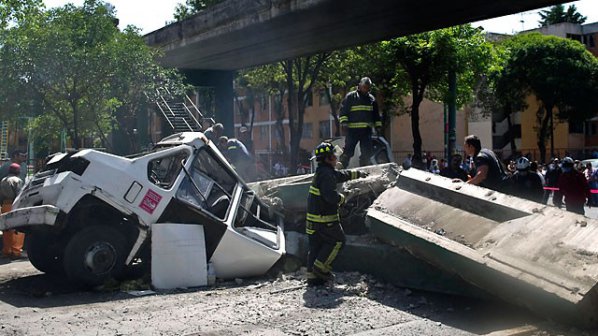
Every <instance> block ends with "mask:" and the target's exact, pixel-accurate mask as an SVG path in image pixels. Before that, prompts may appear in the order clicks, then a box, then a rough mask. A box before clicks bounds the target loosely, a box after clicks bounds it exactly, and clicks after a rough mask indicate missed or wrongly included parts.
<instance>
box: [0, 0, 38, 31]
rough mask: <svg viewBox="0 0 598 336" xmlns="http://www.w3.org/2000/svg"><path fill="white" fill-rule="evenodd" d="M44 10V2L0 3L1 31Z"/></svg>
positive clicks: (19, 0) (9, 0)
mask: <svg viewBox="0 0 598 336" xmlns="http://www.w3.org/2000/svg"><path fill="white" fill-rule="evenodd" d="M42 8H43V1H42V0H2V1H0V29H5V28H6V27H7V26H8V24H9V23H14V22H18V21H22V20H24V19H25V18H26V17H28V16H31V15H35V14H37V13H39V11H40V10H41V9H42Z"/></svg>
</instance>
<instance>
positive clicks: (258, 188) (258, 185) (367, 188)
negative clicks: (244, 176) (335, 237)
mask: <svg viewBox="0 0 598 336" xmlns="http://www.w3.org/2000/svg"><path fill="white" fill-rule="evenodd" d="M359 170H361V171H366V172H368V173H370V176H368V177H367V178H363V179H357V180H352V181H347V182H345V183H342V184H339V185H338V191H339V192H342V193H343V194H344V195H345V196H346V200H345V204H344V205H343V206H342V207H341V208H340V210H339V213H340V215H341V219H342V222H343V226H344V229H345V232H346V233H347V234H363V233H366V231H367V230H366V227H365V222H364V220H365V212H366V210H367V208H368V207H369V206H370V205H371V204H372V202H373V201H374V200H375V199H376V198H377V197H378V196H379V195H380V194H381V193H382V192H383V191H384V190H386V189H388V188H389V187H390V186H392V185H393V184H394V182H395V181H396V178H397V176H398V175H399V167H398V166H397V165H396V164H395V163H388V164H381V165H375V166H367V167H360V168H359ZM312 178H313V174H306V175H299V176H292V177H287V178H280V179H272V180H266V181H260V182H254V183H250V184H249V186H250V187H251V188H252V189H253V190H254V191H255V192H256V195H257V196H258V197H260V199H262V200H263V201H264V202H265V203H266V204H268V205H269V206H271V207H272V208H274V209H276V210H279V211H281V212H282V213H283V214H284V216H285V230H287V231H288V230H290V231H298V232H304V231H305V214H306V210H307V209H306V208H307V195H308V191H309V186H310V185H311V182H312Z"/></svg>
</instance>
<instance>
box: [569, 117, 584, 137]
mask: <svg viewBox="0 0 598 336" xmlns="http://www.w3.org/2000/svg"><path fill="white" fill-rule="evenodd" d="M569 133H581V134H583V122H579V121H572V120H570V121H569Z"/></svg>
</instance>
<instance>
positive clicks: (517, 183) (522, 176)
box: [510, 156, 544, 203]
mask: <svg viewBox="0 0 598 336" xmlns="http://www.w3.org/2000/svg"><path fill="white" fill-rule="evenodd" d="M530 166H531V165H530V161H529V160H528V159H527V158H526V157H525V156H522V157H520V158H518V159H517V161H515V168H516V169H517V171H516V172H515V174H513V175H512V176H511V177H510V181H511V186H510V187H511V188H510V191H511V194H512V195H513V196H517V197H521V198H525V199H528V200H530V201H534V202H538V203H541V202H542V199H543V197H544V188H543V184H542V180H541V179H540V176H538V174H537V173H535V172H533V171H532V170H531V168H530Z"/></svg>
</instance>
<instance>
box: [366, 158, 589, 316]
mask: <svg viewBox="0 0 598 336" xmlns="http://www.w3.org/2000/svg"><path fill="white" fill-rule="evenodd" d="M367 217H368V221H369V225H370V230H371V232H372V234H374V235H375V236H376V237H378V238H379V239H381V240H382V241H384V242H387V243H389V244H392V245H396V246H399V247H400V248H402V249H405V250H406V251H408V252H409V253H411V254H412V255H414V256H415V257H417V258H420V259H422V260H425V261H427V262H429V263H430V264H432V265H434V267H437V268H439V269H441V270H443V271H446V272H450V273H453V274H455V275H456V276H459V277H462V278H463V279H464V280H465V281H467V282H468V283H470V284H473V285H475V286H477V287H479V288H481V289H483V290H484V291H487V292H489V293H491V294H494V295H496V296H498V297H500V298H501V299H503V300H505V301H508V302H511V303H514V304H517V305H520V306H524V307H527V308H529V309H531V310H533V311H534V312H537V313H539V314H541V315H543V316H548V317H552V318H555V319H559V320H564V321H567V322H570V323H581V324H583V325H596V323H597V322H598V316H597V315H598V313H596V311H597V310H596V308H598V298H597V295H596V294H597V292H596V291H597V290H596V288H595V287H596V283H597V282H598V244H597V243H598V221H597V220H595V219H590V218H587V217H584V216H580V215H576V214H573V213H570V212H566V211H563V210H561V209H557V208H554V207H548V206H545V205H542V204H538V203H534V202H531V201H526V200H522V199H519V198H516V197H512V196H508V195H505V194H501V193H497V192H494V191H491V190H488V189H484V188H479V187H476V186H472V185H467V184H463V183H457V184H455V183H453V182H452V181H451V180H450V179H446V178H443V177H441V176H438V175H433V174H430V173H426V172H423V171H420V170H415V169H410V170H407V171H403V172H402V173H401V176H400V177H399V179H398V181H397V187H395V188H391V189H389V190H387V191H386V192H384V193H383V194H382V195H381V196H380V197H379V198H378V199H377V200H376V202H375V203H374V204H373V205H372V207H370V209H369V210H368V214H367Z"/></svg>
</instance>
